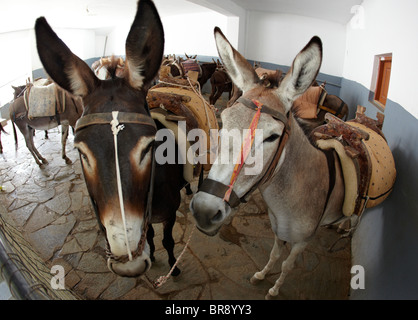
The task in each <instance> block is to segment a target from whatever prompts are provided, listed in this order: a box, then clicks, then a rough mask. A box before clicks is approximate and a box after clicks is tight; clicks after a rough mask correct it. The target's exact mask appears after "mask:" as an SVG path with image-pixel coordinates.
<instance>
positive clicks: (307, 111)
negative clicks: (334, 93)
mask: <svg viewBox="0 0 418 320" xmlns="http://www.w3.org/2000/svg"><path fill="white" fill-rule="evenodd" d="M321 92H322V89H321V87H310V88H309V89H308V90H306V92H305V93H304V94H303V95H301V96H300V97H299V98H297V99H296V100H295V102H294V103H293V108H295V109H296V110H297V115H298V117H300V118H302V119H315V118H316V114H317V109H318V101H319V98H320V96H321Z"/></svg>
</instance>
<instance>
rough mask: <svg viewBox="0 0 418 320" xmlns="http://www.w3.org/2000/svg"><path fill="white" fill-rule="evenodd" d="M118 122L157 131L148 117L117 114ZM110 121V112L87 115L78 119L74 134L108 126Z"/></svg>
mask: <svg viewBox="0 0 418 320" xmlns="http://www.w3.org/2000/svg"><path fill="white" fill-rule="evenodd" d="M118 120H119V122H120V123H124V124H126V123H135V124H142V125H148V126H151V127H153V128H154V129H155V131H157V126H156V125H155V122H154V120H153V119H152V118H151V117H150V116H149V115H145V114H141V113H135V112H119V115H118ZM110 121H112V113H111V112H106V113H92V114H88V115H85V116H82V117H81V118H80V119H78V121H77V123H76V125H75V132H77V131H78V130H81V129H83V128H85V127H88V126H91V125H95V124H110Z"/></svg>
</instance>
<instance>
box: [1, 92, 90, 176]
mask: <svg viewBox="0 0 418 320" xmlns="http://www.w3.org/2000/svg"><path fill="white" fill-rule="evenodd" d="M57 90H58V92H59V93H58V94H57V99H60V100H61V101H60V102H59V103H60V104H65V110H64V112H62V113H60V114H57V115H56V116H55V117H50V116H44V117H35V118H29V117H28V111H27V109H26V106H25V97H24V96H23V95H21V96H19V97H18V98H16V99H15V100H14V101H13V103H12V105H11V106H10V109H9V114H10V119H11V121H12V126H13V133H14V138H15V143H16V146H17V134H16V128H15V124H16V125H17V127H18V128H19V130H20V132H21V133H22V135H23V137H24V138H25V143H26V147H27V148H28V149H29V151H30V153H31V154H32V156H33V158H34V159H35V161H36V163H37V164H38V165H39V167H40V168H41V169H42V168H44V164H48V160H46V159H45V158H44V157H42V155H41V154H40V153H39V151H38V150H37V149H36V147H35V144H34V143H33V135H34V132H35V129H36V130H45V131H46V130H49V129H52V128H55V127H57V126H59V125H61V128H62V133H61V144H62V153H61V154H62V158H63V159H64V160H65V163H67V164H71V163H72V161H71V160H70V158H68V157H67V155H66V152H65V146H66V143H67V137H68V129H69V126H71V127H73V128H74V126H75V123H76V121H77V120H78V119H79V118H80V116H81V113H82V105H81V101H80V100H78V99H77V98H74V97H72V96H70V95H69V94H68V93H66V92H65V91H63V90H62V89H60V88H57ZM62 92H64V98H63V95H62ZM29 108H30V105H29Z"/></svg>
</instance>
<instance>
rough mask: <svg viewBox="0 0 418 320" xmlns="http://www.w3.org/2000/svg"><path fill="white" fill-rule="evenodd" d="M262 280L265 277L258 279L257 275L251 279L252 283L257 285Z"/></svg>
mask: <svg viewBox="0 0 418 320" xmlns="http://www.w3.org/2000/svg"><path fill="white" fill-rule="evenodd" d="M261 281H263V279H258V278H257V277H256V276H255V275H254V276H252V277H251V279H250V283H251V284H252V285H257V284H259V283H260V282H261Z"/></svg>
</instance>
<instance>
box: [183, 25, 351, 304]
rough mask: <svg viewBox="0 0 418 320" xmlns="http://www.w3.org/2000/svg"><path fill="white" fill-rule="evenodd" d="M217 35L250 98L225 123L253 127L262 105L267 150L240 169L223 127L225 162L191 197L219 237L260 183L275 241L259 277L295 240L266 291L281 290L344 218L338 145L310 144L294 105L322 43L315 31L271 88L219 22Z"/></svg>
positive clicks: (196, 212)
mask: <svg viewBox="0 0 418 320" xmlns="http://www.w3.org/2000/svg"><path fill="white" fill-rule="evenodd" d="M215 40H216V45H217V48H218V52H219V55H220V57H221V59H222V61H223V63H224V65H225V68H226V70H227V72H228V74H229V75H230V77H231V78H232V80H233V82H234V83H235V84H237V86H238V87H239V88H240V89H241V90H242V91H243V97H242V98H240V99H239V100H238V101H237V102H236V103H235V104H234V105H233V106H232V107H230V108H227V109H225V110H224V111H223V112H222V115H221V117H222V122H223V128H224V129H225V130H226V132H228V131H230V130H231V129H239V130H244V129H247V128H249V127H250V122H251V119H253V118H254V114H255V111H254V110H261V111H260V112H261V113H258V114H259V121H258V126H257V128H258V129H262V139H257V138H256V139H255V140H254V143H253V145H252V152H256V151H257V150H258V151H260V150H261V151H260V152H261V155H262V156H260V157H257V156H256V157H255V162H254V164H248V163H245V162H244V163H242V167H238V168H239V169H238V171H236V170H234V169H236V165H234V164H233V163H232V161H230V162H228V163H222V161H221V160H222V159H225V158H224V156H225V155H226V153H229V156H230V157H229V159H231V154H232V152H233V146H226V147H225V146H222V144H224V143H228V140H229V138H226V137H225V136H224V134H225V133H224V132H225V131H223V132H221V134H220V145H221V147H220V149H219V150H220V151H219V154H218V158H217V161H215V163H214V165H213V166H212V168H211V170H210V172H209V174H208V177H207V179H206V180H204V181H203V183H202V186H201V188H200V189H199V191H198V192H197V193H196V194H195V195H194V197H193V199H192V201H191V202H190V210H191V212H192V213H193V216H194V218H195V220H196V223H197V226H198V228H199V229H200V230H201V231H202V232H204V233H205V234H207V235H211V236H213V235H215V234H216V233H217V232H218V230H219V229H220V227H221V226H222V224H223V223H224V221H225V219H226V218H227V217H228V216H230V215H231V212H232V208H233V207H236V206H238V205H239V203H240V202H242V201H245V199H246V198H248V197H249V196H250V195H251V193H252V191H253V190H255V189H256V188H258V189H259V190H260V192H261V194H262V196H263V198H264V200H265V202H266V204H267V206H268V215H269V218H270V222H271V226H272V229H273V232H274V234H275V241H274V245H273V248H272V251H271V253H270V259H269V261H268V263H267V265H266V266H265V267H264V269H263V270H262V271H260V272H257V273H255V274H254V276H253V277H252V279H251V282H252V283H255V282H257V281H260V280H263V279H264V278H265V276H266V274H267V273H268V272H269V271H270V270H271V268H272V267H273V266H274V263H275V262H276V261H277V259H278V258H279V256H280V245H279V241H285V242H289V243H291V244H292V249H291V252H290V254H289V256H288V257H287V259H286V260H285V261H284V262H283V264H282V269H281V274H280V277H279V278H278V279H277V281H276V282H275V284H274V286H273V287H272V288H270V290H269V291H268V294H267V296H266V298H271V297H273V296H276V295H278V293H279V289H280V286H281V285H282V284H283V282H284V280H285V277H286V275H287V274H288V273H289V272H290V271H291V270H292V268H293V266H294V262H295V260H296V258H297V256H298V254H299V253H301V252H302V251H303V250H304V249H305V247H306V245H307V244H308V241H309V239H310V238H311V237H312V236H313V235H314V234H315V232H316V230H317V229H318V227H319V226H320V225H324V224H330V223H332V222H335V221H337V220H338V219H339V218H342V217H343V214H342V209H341V208H342V203H343V198H344V184H343V178H342V171H341V168H340V164H339V162H338V160H337V159H336V157H334V156H333V152H329V153H328V152H327V153H325V152H323V151H321V150H319V149H317V148H315V147H314V146H313V145H312V144H311V143H310V141H309V139H308V137H307V135H306V134H305V132H304V129H303V128H302V126H301V125H300V124H299V120H298V119H297V117H296V116H295V115H294V114H293V112H292V110H291V108H292V103H293V101H294V100H295V99H296V98H297V97H298V96H300V95H301V94H303V93H304V92H305V91H306V90H307V89H308V87H309V86H310V85H311V84H312V83H313V81H314V80H315V78H316V76H317V74H318V72H319V68H320V66H321V62H322V42H321V40H320V39H319V38H318V37H313V38H312V39H311V40H310V41H309V43H308V44H307V45H306V46H305V47H304V48H303V50H302V51H301V52H300V53H299V54H298V55H297V56H296V58H295V59H294V61H293V64H292V66H291V70H290V71H289V72H288V73H287V75H286V76H285V78H284V79H283V80H282V81H281V83H280V85H279V86H278V87H277V88H275V87H273V88H266V87H264V86H262V84H261V82H260V79H259V78H258V76H257V74H256V73H255V71H254V69H253V68H252V67H251V65H250V64H249V63H248V62H247V60H246V59H245V58H244V57H243V56H242V55H241V54H240V53H239V52H237V51H236V50H235V49H234V48H233V47H232V45H231V44H230V43H229V41H228V40H227V39H226V37H225V36H224V35H223V33H222V32H221V30H220V29H219V28H215ZM257 112H259V111H257ZM256 114H257V113H256ZM241 132H242V131H241ZM243 147H244V145H243ZM241 155H242V154H241ZM257 162H258V163H260V164H262V170H261V173H260V174H259V175H254V174H252V175H250V174H245V172H246V170H247V169H251V168H252V167H253V166H255V165H256V164H257ZM240 169H242V170H241V171H240ZM237 172H238V173H237ZM233 176H234V178H233V179H232V178H231V177H233Z"/></svg>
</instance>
